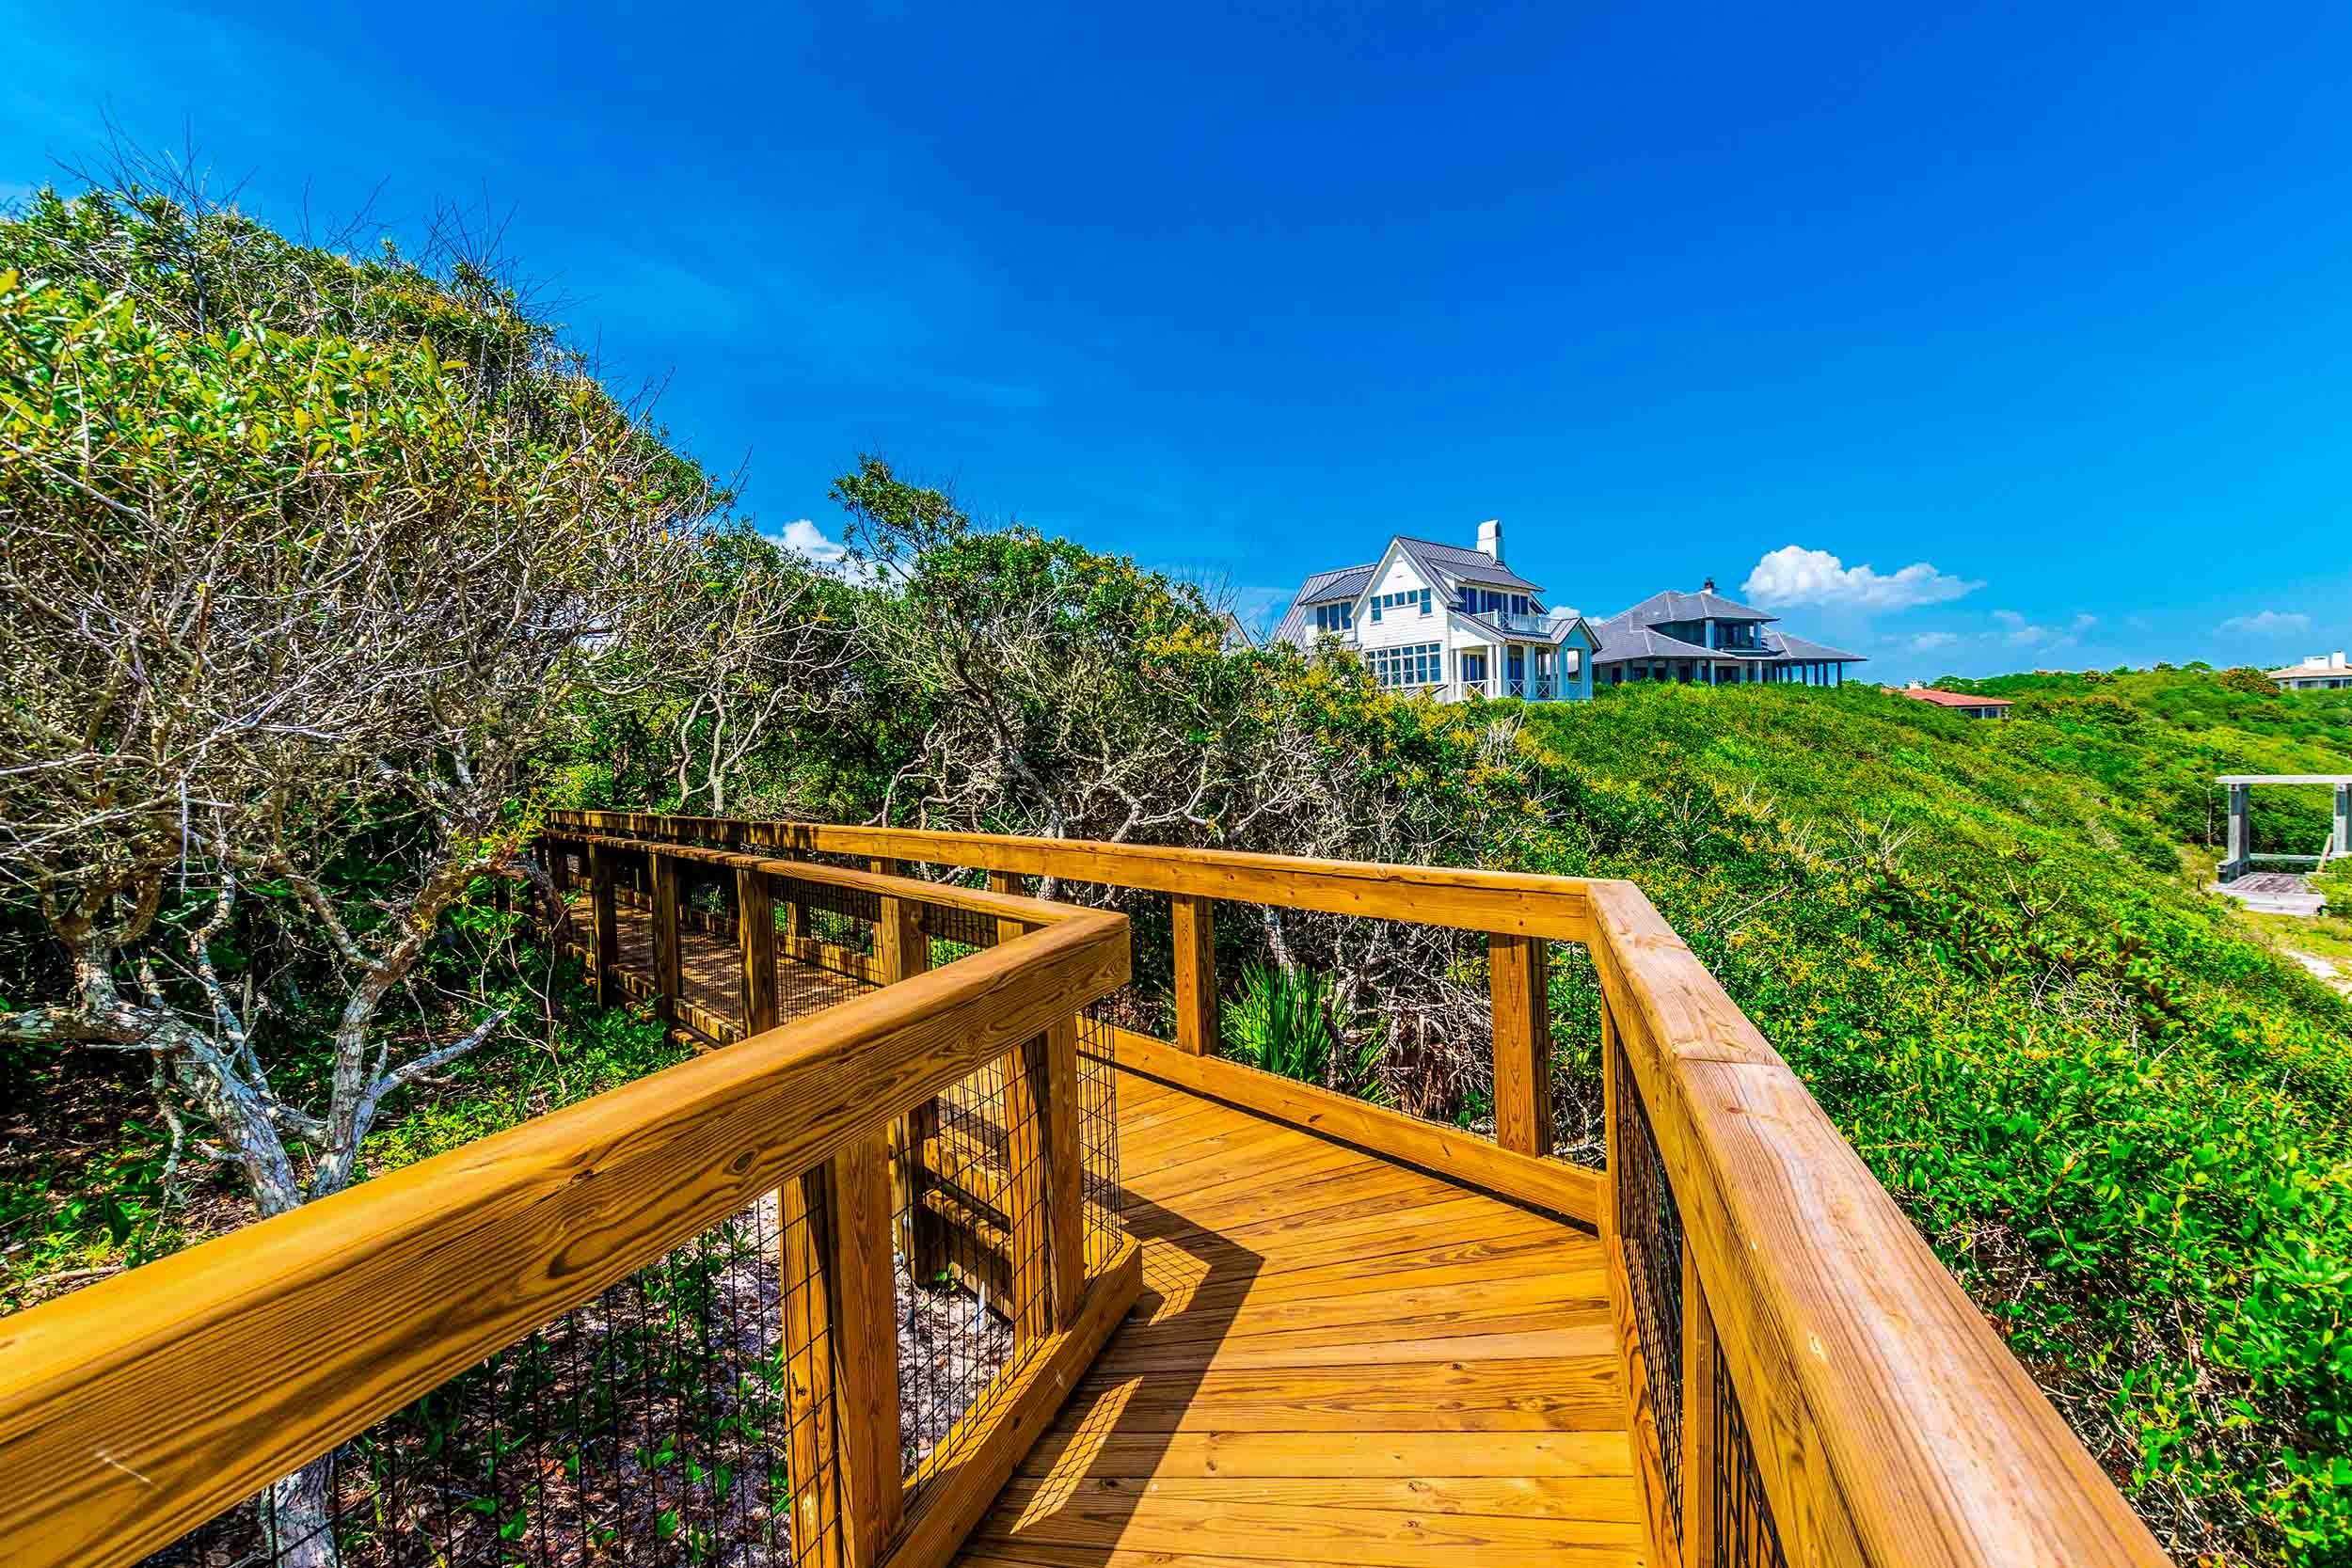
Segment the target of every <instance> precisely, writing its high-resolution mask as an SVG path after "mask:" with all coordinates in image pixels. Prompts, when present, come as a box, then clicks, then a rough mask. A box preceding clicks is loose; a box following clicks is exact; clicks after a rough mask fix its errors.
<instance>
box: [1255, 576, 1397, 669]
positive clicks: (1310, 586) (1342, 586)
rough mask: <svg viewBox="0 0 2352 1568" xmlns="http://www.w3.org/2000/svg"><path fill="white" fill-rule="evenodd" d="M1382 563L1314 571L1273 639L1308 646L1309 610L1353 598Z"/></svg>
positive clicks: (1302, 586) (1277, 627)
mask: <svg viewBox="0 0 2352 1568" xmlns="http://www.w3.org/2000/svg"><path fill="white" fill-rule="evenodd" d="M1379 564H1380V563H1379V562H1376V561H1375V562H1369V563H1367V564H1365V565H1362V566H1343V567H1341V568H1340V569H1339V570H1338V571H1336V572H1317V573H1315V574H1314V575H1313V576H1312V577H1311V578H1308V579H1307V580H1306V581H1305V582H1304V583H1301V584H1300V585H1299V589H1298V596H1297V597H1296V598H1295V599H1293V600H1291V607H1290V610H1288V611H1287V612H1286V613H1285V614H1284V615H1283V616H1282V624H1281V625H1280V626H1276V627H1275V628H1274V640H1275V641H1278V642H1295V643H1296V644H1297V645H1298V646H1300V647H1302V648H1303V647H1305V646H1307V644H1308V643H1309V642H1310V641H1312V639H1311V637H1310V636H1309V635H1308V630H1307V628H1308V626H1309V624H1310V620H1311V618H1310V617H1309V615H1308V614H1307V611H1308V610H1309V609H1311V607H1313V606H1315V605H1319V604H1329V603H1330V602H1331V601H1333V600H1334V599H1352V598H1354V597H1355V596H1356V595H1357V594H1360V593H1362V592H1363V591H1364V585H1365V584H1366V583H1368V582H1370V581H1371V580H1372V569H1373V567H1375V566H1377V565H1379Z"/></svg>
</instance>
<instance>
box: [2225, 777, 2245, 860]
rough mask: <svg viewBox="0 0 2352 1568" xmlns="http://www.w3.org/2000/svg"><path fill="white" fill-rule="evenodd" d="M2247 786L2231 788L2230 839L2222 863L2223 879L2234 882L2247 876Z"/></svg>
mask: <svg viewBox="0 0 2352 1568" xmlns="http://www.w3.org/2000/svg"><path fill="white" fill-rule="evenodd" d="M2247 787H2248V786H2247V785H2245V784H2232V785H2231V786H2230V838H2229V845H2228V847H2227V848H2226V849H2225V850H2224V852H2223V853H2224V858H2223V860H2222V862H2221V879H2222V880H2223V881H2225V882H2234V881H2236V880H2237V879H2238V878H2240V877H2242V876H2244V875H2245V874H2246V850H2247V831H2246V826H2247V825H2246V795H2247Z"/></svg>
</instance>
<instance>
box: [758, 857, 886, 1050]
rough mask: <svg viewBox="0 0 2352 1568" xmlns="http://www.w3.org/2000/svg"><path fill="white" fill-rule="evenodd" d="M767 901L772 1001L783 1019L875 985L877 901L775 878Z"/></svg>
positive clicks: (846, 890) (860, 892) (803, 881)
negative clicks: (771, 925)
mask: <svg viewBox="0 0 2352 1568" xmlns="http://www.w3.org/2000/svg"><path fill="white" fill-rule="evenodd" d="M769 896H770V897H771V899H772V900H773V903H774V906H775V911H776V958H777V966H778V967H777V975H778V983H777V988H776V1000H777V1004H778V1007H779V1010H780V1012H781V1015H782V1016H783V1017H784V1018H786V1019H793V1018H800V1017H804V1016H806V1015H807V1014H809V1013H812V1012H816V1011H818V1010H819V1009H820V1008H823V1007H828V1006H832V1005H833V1004H834V1003H835V1002H842V1001H847V1000H848V999H849V998H850V997H852V996H856V995H859V994H861V993H863V992H864V991H866V990H871V989H872V988H873V987H875V986H877V985H880V984H881V983H882V973H881V971H880V969H879V968H878V967H877V961H876V949H877V946H878V943H879V940H880V939H879V933H878V929H877V927H878V925H879V923H880V921H881V918H882V900H881V899H879V898H878V897H876V896H875V895H873V894H870V893H866V892H865V891H864V890H862V889H858V888H844V887H836V886H834V884H832V883H830V882H818V881H811V880H808V879H803V878H799V877H789V876H779V877H775V878H773V879H771V883H770V893H769Z"/></svg>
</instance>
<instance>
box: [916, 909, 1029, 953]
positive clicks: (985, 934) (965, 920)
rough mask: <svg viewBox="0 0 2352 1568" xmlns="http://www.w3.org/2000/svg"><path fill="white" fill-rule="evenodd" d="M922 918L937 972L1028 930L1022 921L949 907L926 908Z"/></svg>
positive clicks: (925, 939) (925, 938) (925, 935)
mask: <svg viewBox="0 0 2352 1568" xmlns="http://www.w3.org/2000/svg"><path fill="white" fill-rule="evenodd" d="M919 918H920V923H921V926H922V930H923V938H924V941H925V942H927V943H928V944H929V948H930V951H929V955H928V956H929V958H930V966H931V967H932V968H933V969H937V968H939V967H941V966H942V965H944V964H951V963H954V962H955V961H956V960H957V959H958V958H970V957H971V956H972V955H973V954H975V953H979V952H983V951H985V950H986V949H988V948H991V947H993V946H995V945H996V944H997V943H998V942H1001V941H1003V940H1005V937H1006V936H1007V934H1008V933H1009V934H1011V935H1014V936H1018V935H1020V934H1021V933H1022V932H1023V931H1025V930H1027V929H1028V927H1026V926H1025V925H1023V924H1021V923H1020V922H1018V921H1005V920H1000V919H999V918H998V917H997V916H995V915H993V914H988V913H984V912H982V911H978V910H967V909H962V908H959V907H956V906H953V905H948V904H926V905H924V906H923V910H922V913H921V916H920V917H919Z"/></svg>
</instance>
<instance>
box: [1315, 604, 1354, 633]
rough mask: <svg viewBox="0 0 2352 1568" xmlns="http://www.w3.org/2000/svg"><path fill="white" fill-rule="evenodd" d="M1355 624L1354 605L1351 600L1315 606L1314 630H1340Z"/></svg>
mask: <svg viewBox="0 0 2352 1568" xmlns="http://www.w3.org/2000/svg"><path fill="white" fill-rule="evenodd" d="M1355 624H1356V606H1355V604H1354V603H1353V602H1352V601H1344V600H1343V601H1342V602H1341V603H1339V604H1319V605H1317V606H1315V630H1317V631H1328V632H1341V631H1345V630H1347V628H1348V627H1350V626H1354V625H1355Z"/></svg>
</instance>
